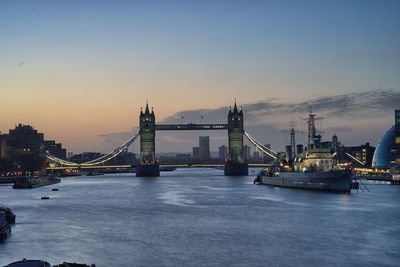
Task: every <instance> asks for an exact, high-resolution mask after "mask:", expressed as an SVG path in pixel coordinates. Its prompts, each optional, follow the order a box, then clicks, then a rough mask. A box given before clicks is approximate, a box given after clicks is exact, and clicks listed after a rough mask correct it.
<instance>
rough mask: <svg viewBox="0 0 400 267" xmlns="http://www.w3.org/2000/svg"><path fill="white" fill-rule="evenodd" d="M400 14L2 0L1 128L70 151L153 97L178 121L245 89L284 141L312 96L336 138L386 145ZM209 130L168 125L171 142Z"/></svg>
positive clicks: (186, 145)
mask: <svg viewBox="0 0 400 267" xmlns="http://www.w3.org/2000/svg"><path fill="white" fill-rule="evenodd" d="M399 14H400V1H386V0H385V1H367V0H363V1H298V0H296V1H267V0H266V1H252V0H246V1H245V0H243V1H235V0H229V1H218V0H214V1H206V0H205V1H200V0H197V1H192V0H187V1H184V0H182V1H175V0H171V1H166V0H164V1H152V0H147V1H144V0H143V1H7V0H3V1H0V93H1V98H0V99H1V102H0V130H1V132H2V133H6V132H8V130H9V129H10V128H13V127H14V126H15V124H18V123H23V124H31V125H33V127H34V128H36V129H37V130H39V131H40V132H43V133H44V134H45V138H46V139H55V140H56V141H58V142H62V143H63V146H64V147H66V148H67V150H68V151H72V152H83V151H100V152H106V151H108V150H110V149H112V148H113V147H115V146H118V145H120V144H121V143H122V142H123V141H125V140H126V138H129V136H130V135H131V134H132V133H134V131H135V129H134V128H135V127H136V126H137V125H138V117H139V112H140V107H141V106H144V105H145V103H146V98H148V99H149V103H150V105H151V106H154V109H155V112H156V120H157V121H158V122H176V123H178V122H181V121H180V120H179V117H180V116H181V114H186V115H185V118H186V121H185V122H189V121H193V122H200V119H199V118H200V116H201V115H204V121H203V122H214V121H216V122H222V123H224V122H225V121H221V120H224V119H226V118H225V117H224V116H226V112H227V109H228V107H229V105H232V104H233V101H234V99H235V98H236V99H237V101H238V103H239V104H240V105H243V108H244V112H245V122H246V129H248V131H249V132H250V133H251V131H253V133H254V135H255V136H256V137H257V138H258V139H262V140H260V141H262V142H263V143H271V144H272V146H273V147H274V146H275V147H276V149H277V150H279V149H281V148H282V147H281V146H283V145H284V143H285V138H284V137H282V133H281V130H282V129H283V128H288V125H289V122H290V120H296V121H298V123H297V127H298V128H299V129H300V130H301V128H302V125H301V124H302V123H301V120H300V119H299V118H300V117H304V116H306V113H307V105H308V103H312V104H313V105H314V107H315V108H314V111H315V112H316V113H320V114H321V115H322V116H324V117H325V119H324V122H323V124H322V125H321V127H322V128H324V129H325V133H326V135H327V136H326V138H325V139H328V138H330V136H331V135H332V134H333V133H336V134H337V135H338V136H339V138H340V139H342V141H343V142H344V143H347V144H349V145H359V144H361V143H365V142H371V143H372V144H374V145H376V144H377V142H378V141H379V138H380V136H382V135H383V133H384V132H385V131H386V130H387V129H388V128H389V127H390V126H391V125H393V121H394V118H393V116H394V115H393V110H394V109H396V108H397V109H400V49H399V48H400V15H399ZM246 108H247V111H246ZM246 112H247V113H246ZM224 114H225V115H224ZM196 120H198V121H196ZM204 134H209V133H202V132H197V133H190V134H189V135H186V136H184V135H183V134H179V135H175V134H171V133H169V134H168V133H162V134H161V133H160V135H159V138H158V139H157V142H158V143H157V144H158V147H159V151H164V152H165V151H177V152H183V151H190V150H191V147H192V146H194V145H196V143H197V141H198V139H197V138H198V137H196V136H198V135H204ZM213 134H214V133H210V135H213ZM225 135H226V133H225ZM225 135H224V134H220V133H217V134H215V139H214V141H212V145H213V146H216V145H218V144H220V142H219V141H216V140H220V139H221V140H223V141H221V144H222V143H224V142H225V143H226V142H227V140H225V139H223V136H225ZM134 149H135V150H137V147H136V148H134ZM157 150H158V148H157ZM212 150H215V149H212Z"/></svg>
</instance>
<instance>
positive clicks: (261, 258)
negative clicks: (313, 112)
mask: <svg viewBox="0 0 400 267" xmlns="http://www.w3.org/2000/svg"><path fill="white" fill-rule="evenodd" d="M250 174H251V175H250V176H246V177H225V176H224V175H223V171H222V170H216V169H201V168H199V169H178V170H176V171H173V172H162V173H161V176H160V177H157V178H139V177H135V176H134V174H111V175H103V176H91V177H88V176H81V177H74V178H63V179H62V181H61V183H59V184H56V185H51V186H44V187H40V188H35V189H20V190H14V189H12V188H11V186H10V185H0V204H4V205H6V206H8V207H10V208H11V209H12V210H13V212H14V213H15V214H16V216H17V217H16V224H15V225H13V226H12V234H11V236H10V237H9V238H8V239H7V240H6V241H5V242H4V243H1V244H0V266H3V265H5V264H8V263H11V262H13V261H17V260H21V259H22V258H27V259H42V260H46V261H48V262H50V263H51V264H53V265H55V264H59V263H62V262H63V261H69V262H80V263H87V264H92V263H93V264H96V266H377V265H379V266H399V264H400V186H393V185H390V184H387V183H380V182H379V183H378V182H368V183H367V187H368V189H369V190H370V192H359V193H357V192H356V191H353V192H352V193H351V194H337V193H325V192H313V191H306V190H295V189H288V188H276V187H270V186H266V185H253V177H254V175H255V170H252V171H251V173H250ZM52 188H59V191H51V189H52ZM42 196H49V197H50V199H48V200H42V199H41V197H42Z"/></svg>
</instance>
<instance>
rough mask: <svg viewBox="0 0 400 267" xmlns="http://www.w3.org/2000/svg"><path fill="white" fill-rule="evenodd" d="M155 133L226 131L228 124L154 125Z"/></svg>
mask: <svg viewBox="0 0 400 267" xmlns="http://www.w3.org/2000/svg"><path fill="white" fill-rule="evenodd" d="M154 128H155V130H156V131H171V130H227V129H228V124H196V123H188V124H156V125H155V126H154Z"/></svg>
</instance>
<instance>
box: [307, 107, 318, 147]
mask: <svg viewBox="0 0 400 267" xmlns="http://www.w3.org/2000/svg"><path fill="white" fill-rule="evenodd" d="M315 116H316V114H313V113H312V106H311V105H310V114H309V115H308V119H307V124H308V149H310V148H311V147H312V146H313V145H314V139H315V134H316V130H315Z"/></svg>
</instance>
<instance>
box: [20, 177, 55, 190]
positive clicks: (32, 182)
mask: <svg viewBox="0 0 400 267" xmlns="http://www.w3.org/2000/svg"><path fill="white" fill-rule="evenodd" d="M60 182H61V180H60V178H57V177H53V176H46V175H43V176H41V175H37V176H36V175H35V176H30V177H25V178H21V179H19V180H18V181H16V182H15V183H14V185H13V188H14V189H28V188H35V187H39V186H45V185H51V184H56V183H60Z"/></svg>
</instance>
